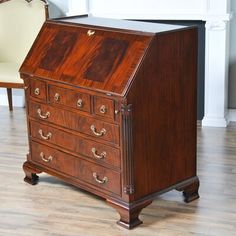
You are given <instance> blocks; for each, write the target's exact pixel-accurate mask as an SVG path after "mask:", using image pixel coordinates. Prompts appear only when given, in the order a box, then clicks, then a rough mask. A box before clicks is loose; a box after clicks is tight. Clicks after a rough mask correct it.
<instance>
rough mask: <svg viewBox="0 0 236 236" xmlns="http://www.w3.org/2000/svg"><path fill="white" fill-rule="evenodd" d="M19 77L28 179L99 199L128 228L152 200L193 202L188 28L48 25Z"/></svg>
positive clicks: (192, 63) (192, 68)
mask: <svg viewBox="0 0 236 236" xmlns="http://www.w3.org/2000/svg"><path fill="white" fill-rule="evenodd" d="M20 74H21V78H23V79H24V83H25V92H26V99H27V116H28V131H29V146H30V152H29V155H28V156H27V161H26V162H25V163H24V165H23V169H24V171H25V174H26V177H25V181H26V182H28V183H30V184H36V183H37V180H38V176H37V175H36V174H39V173H41V172H46V173H48V174H50V175H53V176H56V177H58V178H60V179H62V180H64V181H65V182H67V183H70V184H72V185H75V186H77V187H79V188H82V189H85V190H87V191H89V192H91V193H94V194H96V195H98V196H100V197H102V198H105V199H106V201H107V202H108V203H109V204H111V205H112V206H113V207H114V208H115V209H116V210H117V211H118V212H119V214H120V220H119V221H118V224H119V225H121V226H123V227H125V228H129V229H130V228H133V227H135V226H137V225H139V224H140V223H142V222H141V221H140V220H139V218H138V216H139V213H140V212H141V210H142V209H143V208H144V207H146V206H147V205H149V204H150V203H151V202H152V200H153V199H154V198H155V197H156V196H158V195H159V194H162V193H164V192H167V191H169V190H172V189H177V190H179V191H183V194H184V199H185V201H186V202H190V201H192V200H194V199H196V198H198V197H199V195H198V187H199V180H198V177H197V175H196V90H197V89H196V84H197V83H196V79H197V29H196V28H195V27H183V26H173V25H163V24H153V23H141V22H133V21H122V20H111V19H104V18H95V17H87V16H86V17H85V16H84V17H73V18H64V19H59V20H48V21H47V22H46V23H45V24H44V25H43V27H42V29H41V31H40V33H39V35H38V37H37V39H36V41H35V42H34V44H33V46H32V48H31V50H30V52H29V54H28V55H27V57H26V59H25V61H24V63H23V65H22V66H21V68H20Z"/></svg>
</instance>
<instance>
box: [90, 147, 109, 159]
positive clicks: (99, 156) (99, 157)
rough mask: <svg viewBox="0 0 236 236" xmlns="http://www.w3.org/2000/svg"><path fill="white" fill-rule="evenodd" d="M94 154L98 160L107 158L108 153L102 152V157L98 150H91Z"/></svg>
mask: <svg viewBox="0 0 236 236" xmlns="http://www.w3.org/2000/svg"><path fill="white" fill-rule="evenodd" d="M91 151H92V153H93V156H94V157H95V158H97V159H103V158H105V157H106V155H107V153H106V152H102V153H101V154H100V155H98V154H97V150H96V148H92V149H91Z"/></svg>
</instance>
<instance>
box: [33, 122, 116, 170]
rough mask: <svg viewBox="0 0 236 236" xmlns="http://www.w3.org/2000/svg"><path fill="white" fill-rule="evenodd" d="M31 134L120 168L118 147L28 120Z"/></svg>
mask: <svg viewBox="0 0 236 236" xmlns="http://www.w3.org/2000/svg"><path fill="white" fill-rule="evenodd" d="M30 131H31V136H32V137H34V138H37V139H40V140H42V141H45V142H47V143H51V144H55V145H58V146H60V147H62V148H65V149H67V150H69V151H72V152H75V153H77V154H81V155H83V156H86V157H88V158H90V159H93V160H96V161H97V162H98V163H101V164H103V163H106V164H109V165H111V166H114V167H118V168H120V152H119V149H116V148H112V147H110V146H107V145H103V144H100V143H97V142H94V141H91V140H88V139H85V138H82V137H79V136H77V135H74V134H70V133H68V132H64V131H61V130H58V129H55V128H52V127H50V126H47V125H43V124H41V123H38V122H35V121H30Z"/></svg>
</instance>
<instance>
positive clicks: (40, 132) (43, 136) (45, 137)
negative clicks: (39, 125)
mask: <svg viewBox="0 0 236 236" xmlns="http://www.w3.org/2000/svg"><path fill="white" fill-rule="evenodd" d="M39 134H40V136H41V138H42V139H44V140H49V139H50V138H51V137H52V133H50V132H49V133H48V134H47V135H46V136H45V135H44V134H43V130H41V129H40V130H39Z"/></svg>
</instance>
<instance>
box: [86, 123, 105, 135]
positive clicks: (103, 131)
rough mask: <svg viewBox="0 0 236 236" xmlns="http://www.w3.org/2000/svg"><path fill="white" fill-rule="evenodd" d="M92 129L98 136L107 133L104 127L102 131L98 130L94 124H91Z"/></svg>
mask: <svg viewBox="0 0 236 236" xmlns="http://www.w3.org/2000/svg"><path fill="white" fill-rule="evenodd" d="M90 129H91V130H92V131H93V133H94V134H95V135H96V136H98V137H100V136H102V135H105V134H106V132H107V131H106V130H105V129H104V128H102V130H101V131H100V132H97V130H96V128H95V126H94V125H91V126H90Z"/></svg>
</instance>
